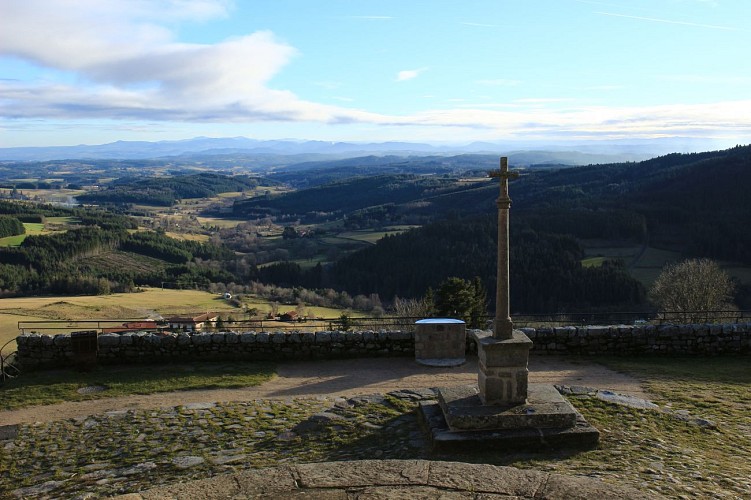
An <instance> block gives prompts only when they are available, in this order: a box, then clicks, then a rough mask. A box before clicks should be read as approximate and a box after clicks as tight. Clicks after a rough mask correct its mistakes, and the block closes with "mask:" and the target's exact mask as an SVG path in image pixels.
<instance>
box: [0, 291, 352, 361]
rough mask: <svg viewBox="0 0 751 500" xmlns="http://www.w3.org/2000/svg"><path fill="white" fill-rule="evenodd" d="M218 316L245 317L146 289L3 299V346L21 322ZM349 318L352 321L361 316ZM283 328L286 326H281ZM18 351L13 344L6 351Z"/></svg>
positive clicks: (193, 294)
mask: <svg viewBox="0 0 751 500" xmlns="http://www.w3.org/2000/svg"><path fill="white" fill-rule="evenodd" d="M245 305H246V306H247V307H248V308H256V309H258V311H259V313H261V314H263V313H265V312H267V311H270V310H271V305H270V304H269V302H268V301H267V300H264V299H260V298H255V299H252V300H249V301H246V302H245ZM305 309H306V311H307V313H308V314H309V315H314V316H316V317H319V318H337V317H339V316H340V315H341V314H342V312H343V311H342V310H339V309H332V308H327V307H312V306H310V307H306V308H305ZM294 310H295V306H294V305H281V306H279V312H280V313H284V312H287V311H294ZM207 311H211V312H218V313H227V314H231V315H235V316H236V317H238V318H241V317H242V314H243V311H242V310H241V309H239V308H237V307H235V306H234V305H232V304H231V303H229V302H228V301H226V300H225V299H224V298H223V297H222V296H220V295H216V294H212V293H209V292H204V291H199V290H170V289H160V288H144V291H143V292H140V293H114V294H111V295H92V296H55V297H17V298H6V299H0V346H2V345H4V344H5V343H6V342H8V341H10V340H13V339H14V338H15V337H16V336H18V334H19V330H18V322H19V321H44V320H72V321H73V320H94V319H136V318H147V317H155V316H158V315H161V316H164V317H167V316H173V315H180V314H190V315H193V314H196V315H197V314H201V313H203V312H207ZM348 314H349V315H350V316H351V317H357V316H362V314H357V313H353V314H350V312H349V311H348ZM280 326H285V324H283V323H280ZM14 350H15V343H11V344H10V345H8V347H6V349H5V350H4V351H3V352H4V353H5V354H7V353H8V352H11V351H14Z"/></svg>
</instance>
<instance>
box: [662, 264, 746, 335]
mask: <svg viewBox="0 0 751 500" xmlns="http://www.w3.org/2000/svg"><path fill="white" fill-rule="evenodd" d="M734 292H735V284H734V283H733V281H732V280H731V278H730V276H728V274H727V273H726V272H725V271H723V270H722V269H720V266H719V265H718V264H717V263H716V262H714V261H712V260H709V259H690V260H686V261H683V262H680V263H678V264H668V265H667V266H665V268H664V269H663V270H662V273H660V276H659V277H658V278H657V280H655V282H654V284H653V285H652V288H651V289H650V290H649V297H650V299H652V301H653V302H655V303H656V304H657V306H658V307H659V308H660V312H661V313H662V314H663V315H664V317H665V319H670V320H676V321H681V322H684V323H701V322H710V321H715V320H718V319H720V318H721V317H722V315H718V314H717V311H730V310H735V304H734V303H733V294H734Z"/></svg>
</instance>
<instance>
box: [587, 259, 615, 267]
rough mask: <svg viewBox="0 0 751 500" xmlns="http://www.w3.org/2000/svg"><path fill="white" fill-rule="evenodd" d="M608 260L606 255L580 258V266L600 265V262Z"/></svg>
mask: <svg viewBox="0 0 751 500" xmlns="http://www.w3.org/2000/svg"><path fill="white" fill-rule="evenodd" d="M606 260H609V259H608V258H607V257H588V258H586V259H582V261H581V263H582V267H600V266H602V263H603V262H605V261H606Z"/></svg>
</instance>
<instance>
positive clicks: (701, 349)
mask: <svg viewBox="0 0 751 500" xmlns="http://www.w3.org/2000/svg"><path fill="white" fill-rule="evenodd" d="M522 331H524V333H526V334H527V336H528V337H529V338H530V339H531V340H532V341H533V342H534V345H533V347H532V352H535V353H541V354H575V355H602V354H607V355H616V356H628V355H643V354H661V355H720V354H746V355H747V354H751V323H745V324H727V325H660V326H655V325H639V326H624V325H615V326H586V327H574V326H569V327H561V328H537V329H534V328H522ZM17 344H18V359H19V361H20V362H21V363H22V364H23V366H24V368H26V369H33V368H42V367H60V366H73V365H76V364H79V363H81V362H82V360H85V359H86V356H85V355H81V354H80V353H77V352H74V349H73V346H72V345H71V337H70V335H55V336H51V335H38V334H29V335H21V336H19V337H18V338H17ZM97 344H98V352H97V353H96V362H98V363H99V364H117V363H138V362H149V363H154V362H180V361H194V360H250V361H252V360H273V361H281V360H287V359H331V358H356V357H376V356H414V354H415V340H414V333H413V332H403V331H378V332H376V331H362V332H315V333H314V332H243V333H238V332H218V333H197V334H193V335H191V334H188V333H167V334H154V333H143V332H139V333H126V334H122V335H120V334H114V333H108V334H102V335H99V336H98V342H97ZM467 351H468V352H474V351H475V346H474V344H473V341H472V340H471V336H469V335H468V336H467Z"/></svg>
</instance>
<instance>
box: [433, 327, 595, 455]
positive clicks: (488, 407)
mask: <svg viewBox="0 0 751 500" xmlns="http://www.w3.org/2000/svg"><path fill="white" fill-rule="evenodd" d="M472 336H473V337H474V339H475V341H476V342H477V355H478V359H479V363H478V364H479V368H480V371H479V374H478V384H477V385H468V386H457V387H440V388H438V389H436V395H437V399H438V401H437V402H432V403H431V402H425V403H421V404H420V410H421V413H422V416H423V420H424V422H425V423H426V425H427V426H428V428H429V430H430V437H431V440H432V443H433V447H434V448H436V449H440V450H444V451H451V450H453V449H460V448H468V449H479V448H490V449H498V447H499V446H502V447H503V448H504V449H509V450H514V449H541V448H542V449H544V448H551V447H555V448H592V447H595V446H597V443H598V441H599V436H600V433H599V432H598V431H597V429H595V428H594V427H592V426H591V425H589V424H588V423H587V422H586V421H585V420H584V418H583V417H582V416H581V415H580V414H579V412H577V411H576V409H575V408H574V407H573V406H572V405H571V404H570V403H569V402H568V401H566V399H565V398H564V397H563V396H561V395H560V394H559V393H558V391H557V390H556V389H555V387H553V386H552V385H550V384H528V382H527V379H528V375H529V371H528V369H527V362H528V360H529V350H530V348H531V347H532V341H530V340H529V338H528V337H527V336H526V335H524V333H523V332H521V331H519V330H514V332H513V335H512V337H511V338H510V339H505V340H500V339H497V338H495V337H493V334H492V332H473V333H472Z"/></svg>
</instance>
